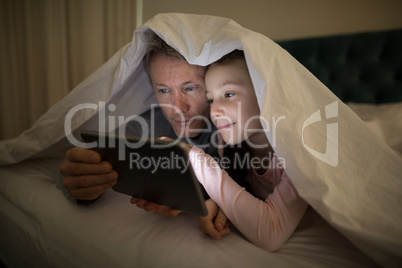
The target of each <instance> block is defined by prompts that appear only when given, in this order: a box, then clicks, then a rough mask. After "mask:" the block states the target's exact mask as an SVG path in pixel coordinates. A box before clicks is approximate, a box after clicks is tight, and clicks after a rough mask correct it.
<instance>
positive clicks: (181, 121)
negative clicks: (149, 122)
mask: <svg viewBox="0 0 402 268" xmlns="http://www.w3.org/2000/svg"><path fill="white" fill-rule="evenodd" d="M149 73H150V76H151V81H152V86H153V88H154V91H155V95H156V98H157V100H158V102H159V105H161V109H162V111H163V114H164V115H165V117H166V119H167V120H168V121H169V123H170V124H171V125H172V127H173V129H174V131H175V133H176V135H177V136H185V135H187V136H188V137H196V136H197V135H198V134H200V133H201V131H202V130H203V129H204V128H205V126H206V122H207V121H208V118H209V104H208V101H207V97H206V94H205V93H206V89H205V82H204V76H205V68H204V67H202V66H197V65H190V64H189V63H187V62H186V61H184V60H180V59H178V58H175V57H171V56H166V55H163V54H159V53H156V54H154V55H153V56H152V59H151V62H150V67H149ZM194 117H195V118H194Z"/></svg>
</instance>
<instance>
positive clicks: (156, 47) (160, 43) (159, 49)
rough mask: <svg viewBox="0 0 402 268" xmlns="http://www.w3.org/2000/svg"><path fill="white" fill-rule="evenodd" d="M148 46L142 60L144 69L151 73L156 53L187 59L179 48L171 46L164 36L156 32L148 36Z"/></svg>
mask: <svg viewBox="0 0 402 268" xmlns="http://www.w3.org/2000/svg"><path fill="white" fill-rule="evenodd" d="M147 38H148V39H149V40H148V48H147V52H146V53H145V56H144V58H143V60H142V64H143V67H144V70H145V72H146V73H147V74H149V65H150V63H151V59H152V56H153V55H155V54H156V53H160V54H163V55H165V56H170V57H175V58H177V59H180V60H184V61H185V60H186V59H185V58H184V57H183V56H182V55H181V54H180V53H179V52H177V50H175V49H174V48H172V47H171V46H169V45H168V44H167V43H166V42H165V41H164V40H163V39H162V38H160V37H159V36H158V35H156V34H155V33H154V32H150V33H149V35H148V37H147Z"/></svg>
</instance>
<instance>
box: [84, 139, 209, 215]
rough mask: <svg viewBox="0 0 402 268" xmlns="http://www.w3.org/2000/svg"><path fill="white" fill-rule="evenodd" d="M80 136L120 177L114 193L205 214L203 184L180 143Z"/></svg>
mask: <svg viewBox="0 0 402 268" xmlns="http://www.w3.org/2000/svg"><path fill="white" fill-rule="evenodd" d="M81 136H82V138H83V140H84V141H85V142H86V143H87V144H89V143H91V146H93V148H91V150H94V151H96V152H98V153H99V154H100V155H101V156H102V159H103V160H105V161H107V162H109V163H110V164H111V165H112V166H113V168H114V170H115V171H116V172H117V173H118V174H119V179H118V182H117V184H116V185H115V186H113V190H115V191H117V192H120V193H123V194H127V195H130V196H134V197H138V198H143V199H146V200H148V201H151V202H154V203H157V204H161V205H165V206H167V207H170V208H174V209H179V210H181V211H184V212H188V213H193V214H196V215H199V216H206V215H207V209H206V207H205V201H204V197H203V192H202V185H201V184H200V183H199V182H198V180H197V178H196V177H195V175H194V171H193V168H192V166H191V163H190V161H189V159H188V153H187V150H186V149H185V146H184V145H183V144H182V143H181V142H179V141H175V142H173V143H172V142H168V141H159V140H154V139H148V138H139V137H135V136H126V137H119V136H117V135H114V134H104V133H98V132H92V131H83V132H81Z"/></svg>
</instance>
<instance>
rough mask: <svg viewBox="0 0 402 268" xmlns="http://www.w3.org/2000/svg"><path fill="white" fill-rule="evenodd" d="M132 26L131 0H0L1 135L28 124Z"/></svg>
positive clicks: (106, 56)
mask: <svg viewBox="0 0 402 268" xmlns="http://www.w3.org/2000/svg"><path fill="white" fill-rule="evenodd" d="M135 25H136V1H135V0H35V1H31V0H0V59H1V60H0V139H6V138H12V137H15V136H18V135H19V134H21V133H22V132H23V131H24V130H26V129H27V128H29V127H30V126H31V125H32V124H33V123H34V122H35V121H36V120H37V119H38V118H39V117H40V116H41V115H42V114H43V113H45V112H46V111H47V110H48V109H49V108H50V107H51V106H52V105H53V104H55V103H56V102H57V101H59V100H60V99H62V98H63V97H64V96H65V95H66V94H67V93H68V92H69V91H70V90H71V89H73V88H74V87H75V86H76V85H78V84H79V83H80V82H81V81H82V80H83V79H85V78H86V77H87V76H88V75H89V74H91V73H92V72H93V71H95V70H96V69H97V68H98V67H99V66H100V65H102V64H103V63H104V62H105V61H106V60H107V59H109V58H110V57H111V56H112V55H113V54H114V53H115V52H116V51H117V50H118V49H120V48H121V47H122V46H123V45H125V44H127V43H128V42H129V41H130V40H131V37H132V33H133V31H134V30H135Z"/></svg>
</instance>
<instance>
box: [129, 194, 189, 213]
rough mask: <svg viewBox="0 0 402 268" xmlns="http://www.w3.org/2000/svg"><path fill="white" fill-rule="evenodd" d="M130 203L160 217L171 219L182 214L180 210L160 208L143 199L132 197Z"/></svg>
mask: <svg viewBox="0 0 402 268" xmlns="http://www.w3.org/2000/svg"><path fill="white" fill-rule="evenodd" d="M130 203H131V204H136V205H137V207H139V208H142V209H145V210H146V211H148V212H151V213H156V214H159V215H162V216H169V217H171V218H173V217H176V216H177V215H179V214H180V213H182V211H180V210H177V209H173V208H169V207H166V206H162V205H159V204H156V203H153V202H149V201H147V200H145V199H139V198H135V197H132V198H131V199H130Z"/></svg>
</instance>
